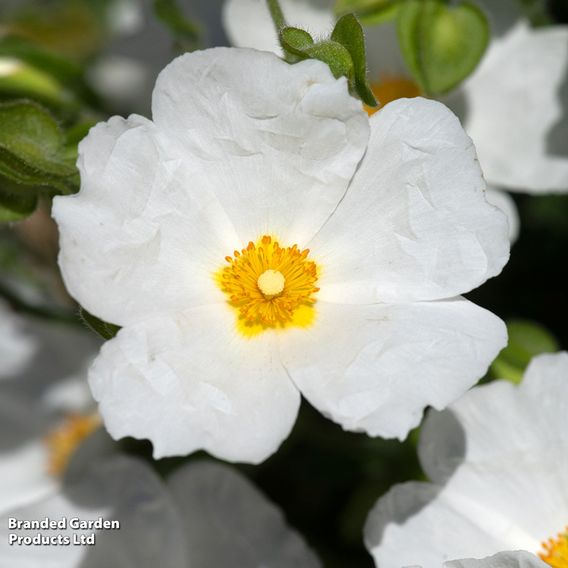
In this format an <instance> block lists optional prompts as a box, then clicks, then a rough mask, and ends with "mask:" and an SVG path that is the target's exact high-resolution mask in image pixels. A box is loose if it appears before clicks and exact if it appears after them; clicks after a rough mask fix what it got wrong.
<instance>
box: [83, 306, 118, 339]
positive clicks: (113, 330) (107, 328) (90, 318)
mask: <svg viewBox="0 0 568 568" xmlns="http://www.w3.org/2000/svg"><path fill="white" fill-rule="evenodd" d="M79 315H80V316H81V319H82V320H83V322H84V323H85V324H86V326H87V327H88V328H89V329H90V330H92V331H94V332H95V333H96V334H98V335H100V336H101V337H102V338H103V339H105V340H109V339H112V338H113V337H114V336H115V335H116V334H117V333H118V332H119V331H120V326H118V325H115V324H113V323H107V322H106V321H103V320H101V319H99V318H98V317H96V316H94V315H93V314H91V313H89V312H88V311H87V310H85V308H82V307H81V308H79Z"/></svg>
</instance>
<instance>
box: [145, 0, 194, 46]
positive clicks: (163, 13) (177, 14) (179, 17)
mask: <svg viewBox="0 0 568 568" xmlns="http://www.w3.org/2000/svg"><path fill="white" fill-rule="evenodd" d="M154 13H155V14H156V16H157V17H158V19H159V20H160V21H161V22H162V23H163V24H164V25H165V26H167V28H168V29H169V30H170V32H171V33H172V34H173V35H174V37H175V38H176V39H177V40H178V42H180V43H181V45H182V47H183V48H184V49H187V50H192V49H195V48H196V47H197V44H198V43H199V40H200V37H201V32H200V29H199V27H198V26H197V25H196V24H194V23H193V22H191V21H190V20H188V19H187V18H186V17H185V15H184V14H183V12H182V11H181V9H180V7H179V6H178V3H177V2H176V0H154Z"/></svg>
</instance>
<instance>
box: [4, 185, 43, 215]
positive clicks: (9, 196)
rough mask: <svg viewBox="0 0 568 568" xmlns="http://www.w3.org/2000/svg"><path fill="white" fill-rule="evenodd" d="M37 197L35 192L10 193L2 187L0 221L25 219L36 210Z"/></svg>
mask: <svg viewBox="0 0 568 568" xmlns="http://www.w3.org/2000/svg"><path fill="white" fill-rule="evenodd" d="M37 199H38V198H37V195H34V194H30V193H8V192H6V191H3V190H2V189H0V223H12V222H14V221H21V220H22V219H25V218H26V217H28V216H29V215H31V214H32V213H33V212H34V211H35V208H36V207H37Z"/></svg>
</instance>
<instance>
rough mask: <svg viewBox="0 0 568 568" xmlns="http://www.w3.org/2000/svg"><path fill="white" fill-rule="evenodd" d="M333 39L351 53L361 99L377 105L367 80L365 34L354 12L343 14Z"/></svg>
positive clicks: (370, 104)
mask: <svg viewBox="0 0 568 568" xmlns="http://www.w3.org/2000/svg"><path fill="white" fill-rule="evenodd" d="M331 39H332V40H333V41H336V42H337V43H340V44H341V45H343V46H344V47H345V48H346V49H347V51H348V52H349V55H351V59H352V61H353V74H354V80H355V90H356V91H357V94H358V95H359V97H360V98H361V100H362V101H363V102H364V103H365V104H367V105H369V106H377V101H376V100H375V97H374V96H373V92H372V91H371V88H370V86H369V84H368V82H367V59H366V56H365V36H364V35H363V28H362V27H361V24H360V23H359V22H358V21H357V18H356V17H355V16H354V15H353V14H346V15H345V16H342V17H341V18H340V19H339V20H338V21H337V23H336V24H335V28H334V29H333V32H332V34H331Z"/></svg>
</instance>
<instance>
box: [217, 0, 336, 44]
mask: <svg viewBox="0 0 568 568" xmlns="http://www.w3.org/2000/svg"><path fill="white" fill-rule="evenodd" d="M326 4H327V5H326ZM280 5H281V7H282V11H283V13H284V17H285V19H286V23H287V24H288V25H289V26H297V27H300V28H302V29H304V30H306V31H308V32H309V33H310V34H311V35H312V37H313V38H314V39H315V40H316V41H318V40H319V39H322V38H324V37H327V36H329V34H330V33H331V31H332V30H333V25H334V23H335V18H334V16H333V8H332V4H331V3H330V2H323V3H320V4H318V3H317V2H313V1H310V0H283V1H282V2H280ZM222 18H223V26H224V28H225V33H226V34H227V36H228V38H229V41H230V42H231V45H234V46H235V47H252V48H254V49H258V50H261V51H271V52H272V53H275V54H276V55H282V48H281V47H280V43H279V41H278V36H277V35H276V28H275V27H274V22H273V21H272V18H271V17H270V12H269V11H268V6H267V4H266V2H265V1H263V0H226V1H225V3H224V4H223V12H222Z"/></svg>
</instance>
